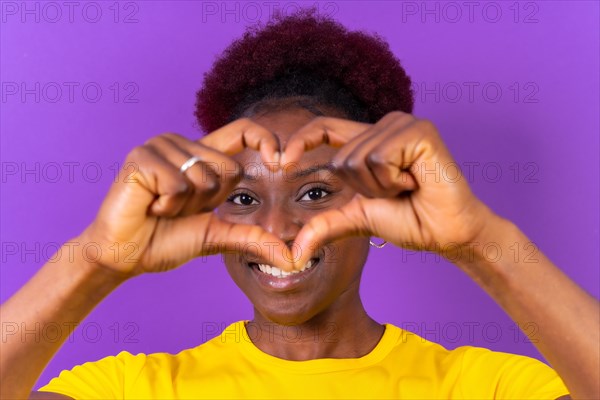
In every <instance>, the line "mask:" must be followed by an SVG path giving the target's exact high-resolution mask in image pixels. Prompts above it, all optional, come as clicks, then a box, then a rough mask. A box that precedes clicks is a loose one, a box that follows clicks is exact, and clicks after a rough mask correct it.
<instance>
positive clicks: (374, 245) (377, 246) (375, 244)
mask: <svg viewBox="0 0 600 400" xmlns="http://www.w3.org/2000/svg"><path fill="white" fill-rule="evenodd" d="M369 244H370V245H371V246H373V247H375V248H377V249H382V248H383V247H384V246H385V245H386V244H387V241H385V240H384V241H383V243H381V244H377V243H373V241H372V240H371V239H369Z"/></svg>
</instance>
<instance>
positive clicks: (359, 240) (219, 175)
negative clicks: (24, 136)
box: [0, 109, 600, 398]
mask: <svg viewBox="0 0 600 400" xmlns="http://www.w3.org/2000/svg"><path fill="white" fill-rule="evenodd" d="M334 116H336V117H338V118H333V117H317V118H314V116H313V115H311V114H310V113H307V112H304V111H302V110H297V109H289V110H281V111H278V112H274V113H268V114H265V115H261V116H256V117H255V118H254V120H249V119H242V120H238V121H236V122H234V123H232V124H229V125H227V126H225V127H223V128H221V129H219V130H217V131H215V132H213V133H211V134H210V135H208V136H206V137H204V138H202V139H200V140H199V141H196V142H193V141H190V140H188V139H186V138H183V137H181V136H178V135H174V134H165V135H161V136H159V137H156V138H153V139H151V140H150V141H148V142H147V143H146V144H144V145H143V146H140V147H138V148H136V149H134V150H133V151H132V152H131V153H130V154H129V155H128V157H127V160H126V161H129V162H133V163H134V165H136V166H138V169H137V171H136V173H135V175H134V177H135V179H133V181H132V180H130V179H126V178H128V177H129V175H128V174H129V173H130V172H131V171H130V170H124V171H122V176H121V177H120V178H123V179H119V182H117V183H115V184H114V185H113V187H111V189H110V191H109V193H108V195H107V197H106V199H105V201H104V202H103V204H102V206H101V208H100V211H99V213H98V215H97V216H96V219H95V220H94V222H93V223H92V224H91V225H90V226H89V227H88V228H87V229H86V230H85V231H84V232H83V233H82V234H81V235H80V236H78V237H77V238H74V240H77V241H79V242H89V241H94V242H96V243H98V244H99V245H100V246H102V247H103V248H104V247H106V249H107V251H106V252H104V251H103V252H102V254H107V255H108V256H106V257H105V258H101V259H99V260H96V261H95V262H90V261H89V259H85V258H83V257H81V256H80V255H78V254H76V255H75V257H74V258H73V259H70V260H61V262H57V263H51V264H50V263H49V264H46V265H44V266H43V267H42V268H41V269H40V271H39V272H38V273H37V274H36V275H35V276H34V277H33V278H32V279H31V280H30V281H29V282H28V283H27V284H26V285H25V286H24V287H23V288H21V289H20V290H19V291H18V292H17V293H16V294H15V295H14V296H13V297H11V298H10V299H9V300H8V301H7V302H6V303H5V304H3V305H2V309H1V311H2V313H1V315H2V321H19V322H21V323H24V324H26V325H27V326H29V325H30V324H31V325H33V324H35V323H39V324H40V326H41V328H42V329H43V328H44V326H46V325H48V324H50V323H58V324H61V325H62V324H63V323H67V322H73V321H81V320H82V319H83V318H84V317H85V316H86V315H87V314H88V313H89V311H90V310H91V309H92V308H93V307H94V306H95V305H96V304H98V302H100V301H101V300H102V299H103V298H104V297H106V296H107V295H108V294H109V293H110V292H111V291H112V290H114V289H115V288H116V287H118V286H119V285H120V284H121V283H122V282H124V281H126V280H128V279H131V278H133V277H135V276H137V275H139V274H142V273H147V272H161V271H166V270H169V269H172V268H175V267H177V266H178V265H181V264H182V263H184V262H186V261H188V260H189V259H191V258H193V257H196V256H199V255H203V254H214V253H216V252H226V253H227V257H226V265H227V269H228V271H229V272H230V274H231V276H232V278H233V279H234V281H235V282H236V283H237V284H238V286H239V287H240V288H241V289H242V290H243V291H244V292H245V293H246V294H247V295H248V297H249V298H250V300H251V301H252V302H253V304H254V306H255V316H254V319H253V321H252V324H253V326H254V327H255V328H256V329H267V328H269V327H273V326H274V327H275V335H274V337H275V340H274V341H271V342H268V341H267V342H265V341H261V340H257V341H256V342H255V344H256V345H257V346H258V347H259V348H260V349H261V350H263V351H265V352H267V353H269V354H272V355H275V356H278V357H281V358H285V359H289V360H303V359H311V358H318V357H359V356H361V355H364V354H366V353H368V352H369V351H370V349H372V348H373V347H374V346H375V345H376V343H377V342H378V340H379V339H380V337H381V334H382V327H381V325H380V324H378V323H376V322H375V321H373V320H372V319H371V318H369V317H368V315H367V314H366V313H365V311H364V309H363V307H362V304H361V303H360V298H359V297H358V284H359V280H360V274H361V272H362V268H363V265H364V258H365V257H366V253H367V249H368V248H367V240H366V237H368V236H371V235H373V236H377V237H381V238H383V239H384V240H387V241H388V242H390V243H393V244H394V245H397V246H403V247H409V248H416V249H423V250H433V251H438V252H440V253H441V254H442V255H443V256H445V257H447V258H448V259H450V260H452V261H453V262H454V263H455V264H456V265H457V267H458V268H459V269H461V270H462V271H463V272H465V273H467V274H468V275H469V276H470V277H471V278H472V279H473V280H474V281H475V282H476V283H478V284H479V285H480V286H481V287H482V288H483V289H484V290H485V291H486V292H487V293H489V294H490V296H491V297H492V298H493V299H494V300H495V301H496V302H497V303H498V304H499V305H500V306H502V307H503V308H504V310H505V311H506V312H507V313H508V314H509V315H510V316H511V318H512V319H513V320H514V321H515V322H517V323H518V324H520V325H524V324H525V323H527V322H534V323H536V324H537V326H538V331H537V336H536V340H537V342H535V345H536V346H537V348H538V349H539V350H540V352H541V353H542V354H543V355H544V357H545V358H546V359H547V360H548V361H549V363H550V364H551V365H552V367H553V368H554V369H556V371H557V372H558V374H559V375H560V376H561V378H562V379H563V381H564V382H565V384H566V385H567V387H568V388H569V390H570V392H571V395H572V397H573V398H600V392H599V390H600V389H599V386H600V385H598V382H599V376H600V370H599V368H600V367H599V366H600V356H599V354H598V343H600V334H599V326H600V320H599V319H600V307H599V304H598V301H596V300H595V299H594V298H593V297H591V296H590V295H589V294H587V293H585V291H583V290H582V289H581V288H580V287H578V286H577V285H576V284H575V283H574V282H572V281H571V280H570V279H569V278H568V277H566V276H565V275H564V274H563V273H562V272H561V271H560V270H559V269H558V268H557V267H556V266H554V265H553V264H552V263H551V262H550V261H549V260H548V259H547V258H546V257H545V256H544V255H543V254H541V253H539V254H538V262H537V263H534V264H527V263H524V262H523V260H514V259H512V258H510V259H509V258H506V259H501V260H497V261H493V262H492V261H491V260H490V259H489V258H487V257H485V255H484V254H483V253H482V252H481V251H480V249H481V246H476V245H474V244H475V243H479V244H481V243H489V242H491V241H494V242H495V243H497V244H498V245H499V246H500V247H501V248H502V250H503V251H502V253H503V254H511V253H510V246H514V243H515V242H516V243H518V244H520V245H521V246H524V245H525V244H527V243H529V239H528V238H527V237H526V236H525V235H524V234H523V233H522V232H521V231H520V230H519V229H518V228H517V227H516V226H515V225H514V224H512V223H511V222H510V221H507V220H505V219H503V218H501V217H500V216H498V215H496V214H495V213H493V212H492V211H491V210H490V209H489V208H488V207H486V206H485V205H484V204H483V203H481V202H480V201H479V200H478V199H477V198H476V197H475V196H474V195H473V194H472V192H471V191H470V189H469V187H468V185H467V183H466V180H465V179H460V180H458V181H455V180H453V181H449V180H447V179H435V176H432V175H431V174H429V175H428V174H426V173H424V172H425V171H430V170H431V169H432V168H435V165H447V163H450V162H452V161H453V159H452V157H451V155H450V154H449V152H448V150H447V149H446V147H445V146H444V144H443V141H442V140H441V138H440V136H439V133H438V132H437V130H436V129H435V126H434V125H433V124H431V123H430V122H428V121H425V120H419V119H416V118H415V117H414V116H412V115H408V114H404V113H400V112H394V113H390V114H388V115H386V116H385V117H384V118H382V119H381V120H380V121H378V122H377V123H376V124H373V125H370V124H361V123H357V122H353V121H348V120H344V119H341V118H339V113H338V114H336V115H334ZM258 122H260V124H259V123H258ZM273 132H275V133H273ZM323 144H325V145H326V146H322V145H323ZM246 147H247V148H251V149H253V150H256V151H258V152H259V153H260V156H261V158H260V159H261V160H262V161H264V162H266V163H272V164H267V165H268V168H269V170H267V169H262V170H261V171H262V172H268V171H273V177H272V178H271V179H272V180H273V181H272V182H265V181H264V176H265V175H267V174H265V173H263V174H262V176H263V178H261V179H262V180H260V179H257V180H256V181H253V182H249V181H248V180H244V179H243V173H242V172H243V169H244V167H245V166H248V165H249V164H250V163H255V162H258V159H257V155H256V154H255V153H253V151H250V150H245V148H246ZM313 149H314V150H313ZM334 150H338V151H334ZM278 151H282V153H280V154H279V153H278ZM332 151H333V152H332ZM191 155H199V156H202V157H203V160H205V161H206V163H205V164H203V163H200V164H196V165H195V166H193V167H192V168H190V169H189V170H188V171H187V172H186V173H185V175H182V174H180V173H179V166H181V165H182V164H183V162H184V161H185V160H187V159H188V158H189V157H190V156H191ZM321 160H322V161H332V163H333V165H334V166H335V167H336V168H335V177H333V178H338V179H339V180H340V181H342V182H343V184H341V183H335V181H336V179H333V178H332V177H326V176H325V177H323V180H324V181H327V182H334V183H331V184H332V185H338V184H339V185H340V186H337V187H335V188H332V189H339V190H337V191H335V190H332V192H333V195H331V196H332V197H330V198H328V197H329V196H325V197H324V198H323V199H322V200H319V201H320V202H321V203H319V204H320V206H322V207H323V208H322V209H318V207H317V208H315V207H316V206H315V205H311V206H308V205H307V204H306V203H301V202H299V201H298V190H299V188H297V186H298V185H302V183H300V182H298V181H296V182H295V183H292V182H290V181H289V180H287V179H285V177H284V176H283V174H282V173H281V172H277V171H279V170H278V167H277V163H279V167H281V168H283V169H284V170H285V169H286V167H287V166H288V165H290V163H300V165H301V166H302V168H304V169H306V168H307V167H310V166H312V165H313V164H314V163H319V164H321ZM208 162H212V163H214V165H213V166H215V165H216V167H214V168H212V167H210V165H209V164H208ZM124 165H127V163H124ZM415 166H416V167H417V168H415ZM419 166H421V167H423V166H424V167H427V168H418V167H419ZM205 167H208V168H205ZM227 171H229V173H226V172H227ZM254 171H256V170H254ZM313 178H314V177H313ZM325 178H328V179H325ZM329 178H331V179H329ZM319 179H321V178H319ZM307 183H308V182H307ZM269 189H270V190H269ZM274 189H277V190H274ZM240 190H252V191H253V192H254V194H255V195H256V197H257V199H258V200H259V203H260V204H259V205H258V206H257V205H254V208H252V207H251V208H250V209H245V210H243V211H240V209H239V208H236V207H234V206H233V205H232V204H230V203H225V204H223V202H224V201H226V199H227V198H229V199H231V194H232V191H233V194H236V193H237V192H236V191H240ZM292 194H293V195H292ZM317 197H318V196H317ZM234 204H235V203H234ZM315 204H316V202H315ZM325 204H327V206H325ZM216 206H219V209H218V213H217V214H215V213H213V212H212V210H213V209H214V208H215V207H216ZM391 216H393V218H391ZM398 220H401V221H403V223H402V224H398V223H397V222H396V221H398ZM249 224H252V225H249ZM191 232H194V234H190V233H191ZM290 241H294V243H295V245H296V246H297V247H298V248H300V249H313V250H316V253H317V254H319V249H321V248H324V249H327V247H328V246H329V247H330V248H331V247H332V246H333V247H335V248H339V249H340V251H338V252H337V253H338V255H339V258H338V259H334V258H327V257H326V255H327V254H328V253H327V252H326V251H325V256H323V257H324V262H323V264H321V265H320V266H318V267H317V268H321V269H320V270H319V269H315V270H314V271H313V277H314V278H319V279H315V281H316V280H318V281H319V282H315V285H314V288H315V289H314V290H305V288H304V287H299V288H298V290H296V291H295V292H293V293H286V294H284V293H269V292H268V291H266V290H264V289H262V290H261V289H259V288H257V285H256V283H255V282H253V281H252V279H251V277H250V275H249V272H250V269H249V268H248V266H247V265H245V263H244V258H246V259H251V258H254V259H260V260H261V261H265V262H267V263H269V264H272V265H276V266H278V267H280V268H281V269H283V270H286V271H292V270H298V269H300V268H301V266H302V265H304V263H305V262H306V261H307V259H308V258H310V257H311V256H312V255H313V254H314V253H315V252H312V251H303V252H302V254H300V255H299V254H298V253H297V252H293V251H291V250H289V249H288V247H287V246H286V244H287V243H289V242H290ZM249 242H252V243H255V244H257V246H256V247H253V248H252V249H253V250H252V249H251V250H250V251H248V252H243V253H241V256H240V255H239V254H238V255H237V256H236V255H232V254H230V252H231V251H235V250H236V249H239V247H236V245H238V246H239V244H240V243H249ZM114 243H118V245H119V246H120V248H121V249H122V253H120V254H122V256H121V257H120V258H118V259H117V260H115V259H114V258H113V256H112V254H114V253H111V252H110V251H108V249H109V247H110V246H114V245H113V244H114ZM267 243H271V244H275V245H276V248H278V249H280V250H281V251H276V252H272V253H271V252H269V249H270V247H269V246H267ZM132 244H133V246H131V245H132ZM215 244H219V245H218V246H216V247H215ZM451 244H452V245H451ZM128 245H129V246H128ZM131 247H133V248H134V250H131V249H130V248H131ZM113 248H114V247H113ZM128 249H129V250H128ZM342 250H343V251H342ZM65 251H66V250H65ZM128 251H129V253H128ZM132 252H133V253H134V254H131V253H132ZM267 255H268V256H267ZM126 256H128V257H127V258H126ZM240 257H241V258H240ZM265 258H266V259H265ZM289 260H294V261H293V262H290V261H289ZM350 322H352V325H350ZM356 322H358V323H356ZM331 323H333V324H335V325H333V326H336V327H337V328H338V330H337V333H338V335H339V336H338V339H339V340H337V341H333V343H331V342H327V341H319V342H317V343H314V341H313V342H312V343H311V346H310V347H309V346H308V343H307V342H306V341H302V340H301V341H299V342H290V341H284V340H281V339H282V335H281V329H282V326H283V325H287V324H294V325H297V327H300V328H302V331H301V332H302V334H304V333H305V332H306V333H314V332H322V329H326V328H328V327H330V326H332V325H331ZM267 324H268V326H267ZM574 326H577V327H578V329H573V327H574ZM278 329H279V331H278ZM30 337H32V335H30ZM261 337H265V335H262V336H261ZM307 337H308V336H307ZM359 338H360V340H359ZM62 339H63V341H64V339H66V337H65V338H62ZM61 344H62V341H60V340H56V341H53V342H46V341H43V340H42V341H37V342H36V341H35V340H33V339H32V340H20V336H19V335H14V336H10V337H8V339H7V341H6V342H5V343H3V344H2V352H0V367H1V368H0V378H1V383H2V385H1V389H0V390H1V393H0V395H1V397H2V398H26V397H27V395H28V394H29V391H30V390H31V388H32V387H33V385H34V383H35V381H36V379H37V378H38V377H39V375H40V374H41V372H42V370H43V368H44V366H45V365H46V363H47V362H48V361H49V360H50V359H51V357H52V356H53V355H54V353H55V352H56V351H57V350H58V349H59V347H60V346H61ZM31 398H64V397H62V396H58V395H56V396H55V397H51V396H48V395H47V394H39V393H37V394H32V395H31Z"/></svg>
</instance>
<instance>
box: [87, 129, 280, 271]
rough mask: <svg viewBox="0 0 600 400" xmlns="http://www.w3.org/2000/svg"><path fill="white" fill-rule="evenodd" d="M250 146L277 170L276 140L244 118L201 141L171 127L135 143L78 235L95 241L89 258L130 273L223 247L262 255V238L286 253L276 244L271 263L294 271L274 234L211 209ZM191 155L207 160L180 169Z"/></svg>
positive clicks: (235, 179) (172, 265) (232, 180)
mask: <svg viewBox="0 0 600 400" xmlns="http://www.w3.org/2000/svg"><path fill="white" fill-rule="evenodd" d="M245 147H248V148H251V149H254V150H257V151H260V153H261V155H262V159H263V161H264V162H265V163H267V164H266V165H267V166H268V167H269V168H271V169H276V168H278V162H279V153H278V151H279V144H278V141H277V138H276V137H275V136H274V135H273V133H272V132H270V131H269V130H267V129H265V128H264V127H261V126H260V125H258V124H256V123H254V122H252V121H251V120H249V119H245V118H244V119H238V120H236V121H234V122H232V123H230V124H228V125H226V126H224V127H222V128H220V129H218V130H216V131H214V132H212V133H211V134H209V135H207V136H204V137H203V138H202V139H200V140H198V141H191V140H189V139H187V138H185V137H183V136H180V135H176V134H172V133H166V134H163V135H159V136H156V137H154V138H152V139H150V140H148V141H147V142H146V143H145V144H144V145H143V146H138V147H136V148H134V149H133V150H132V151H131V152H130V153H129V154H128V156H127V158H126V161H125V163H124V164H123V168H122V169H121V171H120V172H119V176H118V181H117V182H115V183H114V184H113V185H112V187H111V188H110V190H109V192H108V195H107V196H106V198H105V199H104V201H103V203H102V205H101V207H100V210H99V212H98V215H97V216H96V218H95V220H94V221H93V222H92V224H90V226H88V227H87V228H86V229H85V231H84V232H83V233H82V234H81V235H80V236H79V237H78V240H79V241H81V242H83V243H82V244H86V243H92V244H93V246H87V248H88V249H91V250H89V251H90V252H91V253H94V254H90V255H88V256H87V257H86V259H91V258H94V263H95V264H98V265H100V266H101V267H103V268H107V269H109V270H112V271H116V272H118V273H120V274H122V275H125V276H126V277H130V276H135V275H139V274H141V273H144V272H160V271H167V270H170V269H173V268H175V267H177V266H179V265H181V264H183V263H185V262H187V261H189V260H190V259H192V258H194V257H198V256H202V255H209V254H216V253H219V252H223V251H240V250H243V251H248V252H252V253H253V254H255V255H258V256H261V255H262V256H263V257H265V255H269V249H268V248H267V246H265V244H269V246H270V247H272V246H273V244H274V243H277V244H278V245H279V246H278V248H279V249H281V251H272V250H271V252H270V253H272V259H270V261H271V262H273V263H274V264H275V265H280V266H281V267H286V269H291V262H290V261H289V260H291V255H290V253H289V252H288V248H287V246H285V244H284V243H283V242H281V241H280V240H279V239H278V238H277V237H275V236H273V235H272V234H270V233H268V232H266V231H264V230H263V229H262V228H260V227H259V226H256V225H239V224H231V223H228V222H225V221H221V220H219V219H218V217H217V216H216V215H215V214H214V213H213V212H212V211H213V209H214V208H215V207H217V206H218V205H219V204H221V203H222V202H223V201H224V200H226V199H227V196H228V195H229V194H230V192H231V191H232V189H233V188H234V186H235V185H236V184H237V183H238V182H239V179H240V178H241V176H242V168H241V166H240V165H239V164H238V163H237V162H236V161H234V160H233V159H232V158H230V157H229V156H230V155H232V154H235V153H237V152H239V151H241V150H243V149H244V148H245ZM192 156H199V157H200V158H201V160H202V161H200V162H198V163H196V164H194V165H193V166H192V167H190V168H189V169H188V170H187V171H185V172H184V173H181V172H180V167H181V166H182V165H183V164H184V163H185V162H186V160H188V159H189V158H190V157H192ZM249 243H252V244H253V245H252V246H245V244H249ZM98 248H99V249H100V250H101V251H97V250H98ZM276 250H277V249H276ZM286 252H287V253H286ZM257 253H262V254H257ZM286 258H287V260H286Z"/></svg>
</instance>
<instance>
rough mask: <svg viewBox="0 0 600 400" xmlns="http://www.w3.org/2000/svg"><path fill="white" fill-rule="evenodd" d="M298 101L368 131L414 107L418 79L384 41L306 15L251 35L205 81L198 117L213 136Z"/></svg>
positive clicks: (280, 19)
mask: <svg viewBox="0 0 600 400" xmlns="http://www.w3.org/2000/svg"><path fill="white" fill-rule="evenodd" d="M290 98H295V99H296V101H295V102H294V105H298V106H300V107H303V108H306V109H308V110H309V111H311V112H313V113H315V114H320V115H322V114H321V113H320V112H319V106H325V107H331V108H333V109H335V110H340V111H342V112H343V113H345V114H346V115H347V117H348V118H350V119H353V120H355V121H360V122H367V123H374V122H376V121H378V120H379V119H380V118H381V117H383V116H384V115H385V114H387V113H388V112H390V111H396V110H400V111H404V112H408V113H410V112H412V109H413V104H414V99H413V92H412V89H411V80H410V78H409V77H408V75H407V74H406V72H405V71H404V69H403V68H402V66H401V65H400V61H399V60H398V59H397V58H396V57H395V56H394V54H393V53H392V52H391V51H390V49H389V46H388V44H387V43H386V42H385V41H384V40H383V39H382V38H381V37H380V36H379V35H377V34H373V35H369V34H366V33H364V32H360V31H348V30H347V29H346V28H345V27H344V26H342V25H341V24H339V23H338V22H336V21H334V20H332V19H331V18H328V17H323V16H319V15H318V14H317V13H316V11H315V9H302V10H300V11H298V12H296V13H294V14H292V15H290V16H287V17H284V16H282V15H281V14H278V15H275V16H274V17H273V18H272V19H271V20H270V21H269V22H268V23H267V24H266V25H265V26H264V27H262V26H261V25H260V23H259V24H256V25H254V26H250V27H249V28H247V30H246V32H245V33H244V35H243V36H242V37H241V38H240V39H238V40H236V41H234V42H233V43H232V44H231V45H230V46H229V47H228V48H227V49H226V50H225V51H224V52H223V54H222V55H221V56H220V57H218V58H217V60H216V61H215V63H214V65H213V67H212V69H211V70H210V71H209V72H207V73H206V74H205V75H204V82H203V85H202V88H201V89H200V90H199V91H198V92H197V94H196V107H195V113H194V115H195V116H196V118H197V121H198V123H199V126H200V127H201V128H202V129H203V130H204V131H205V132H212V131H214V130H215V129H218V128H220V127H221V126H223V125H225V124H227V123H229V122H231V121H233V120H235V119H237V118H240V117H242V116H251V115H254V114H255V113H256V112H258V111H264V109H265V107H267V108H269V107H270V108H273V107H277V104H283V102H282V100H284V99H287V100H289V99H290ZM286 104H287V105H289V101H288V102H287V103H286Z"/></svg>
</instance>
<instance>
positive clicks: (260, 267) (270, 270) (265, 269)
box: [248, 257, 321, 279]
mask: <svg viewBox="0 0 600 400" xmlns="http://www.w3.org/2000/svg"><path fill="white" fill-rule="evenodd" d="M320 261H321V258H318V257H317V258H311V259H310V260H308V261H307V262H306V264H304V267H302V269H301V270H299V271H292V272H287V271H283V270H281V269H279V268H277V267H274V266H271V265H269V264H259V263H254V262H249V263H248V266H249V267H250V268H252V269H254V270H256V271H259V272H261V273H263V274H265V275H271V276H274V277H276V278H280V279H283V278H287V277H288V276H293V275H298V274H301V273H303V272H306V271H309V270H311V269H313V268H315V267H317V265H319V262H320Z"/></svg>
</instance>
